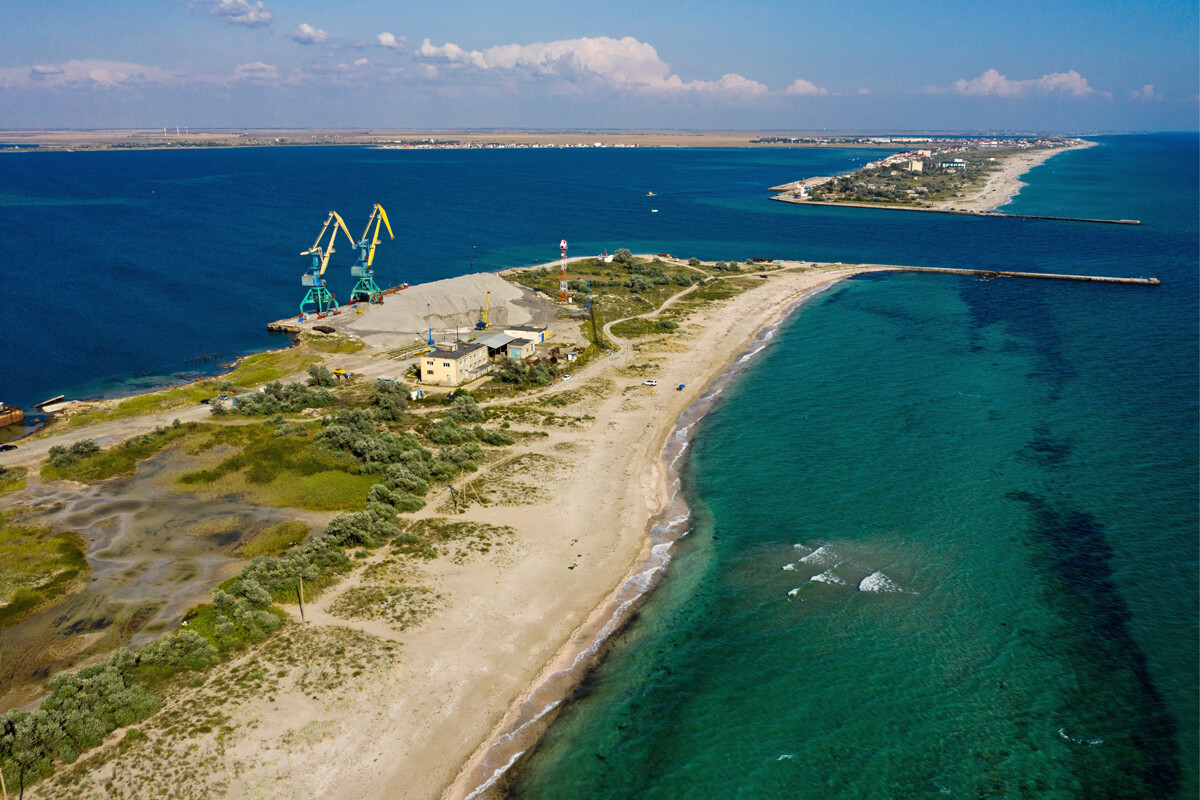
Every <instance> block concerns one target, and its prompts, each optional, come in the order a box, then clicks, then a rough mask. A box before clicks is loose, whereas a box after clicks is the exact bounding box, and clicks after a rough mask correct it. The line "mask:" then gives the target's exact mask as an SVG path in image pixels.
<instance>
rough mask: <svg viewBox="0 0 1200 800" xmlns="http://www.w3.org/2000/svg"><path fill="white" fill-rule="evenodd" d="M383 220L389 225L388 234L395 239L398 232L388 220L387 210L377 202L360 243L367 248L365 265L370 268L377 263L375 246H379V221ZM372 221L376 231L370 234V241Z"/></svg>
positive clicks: (360, 245)
mask: <svg viewBox="0 0 1200 800" xmlns="http://www.w3.org/2000/svg"><path fill="white" fill-rule="evenodd" d="M381 222H382V223H383V224H384V225H386V226H387V232H388V236H390V237H392V239H393V240H395V238H396V234H394V233H392V223H390V222H388V218H387V212H386V211H384V210H383V206H381V205H379V203H376V204H375V207H374V208H373V209H371V216H370V217H368V218H367V227H366V228H364V229H363V235H362V239H360V240H359V243H358V246H359V247H360V248H367V249H366V252H365V255H366V261H365V262H364V263H363V266H365V267H368V268H369V267H370V266H371V265H372V264H374V263H375V248H376V247H378V246H379V223H381ZM371 223H374V224H375V233H374V234H373V235H371V236H370V240H369V241H368V238H367V236H368V234H370V233H371Z"/></svg>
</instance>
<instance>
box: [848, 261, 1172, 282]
mask: <svg viewBox="0 0 1200 800" xmlns="http://www.w3.org/2000/svg"><path fill="white" fill-rule="evenodd" d="M864 266H872V267H878V268H880V269H883V270H896V271H897V272H940V273H944V274H947V275H973V276H975V277H979V278H983V279H985V280H990V279H991V278H1041V279H1044V280H1051V281H1085V282H1090V283H1133V284H1139V285H1142V286H1158V285H1159V281H1158V278H1110V277H1108V276H1106V275H1061V274H1055V273H1050V272H1010V271H1008V270H989V269H955V268H952V267H904V266H895V265H891V264H870V265H864Z"/></svg>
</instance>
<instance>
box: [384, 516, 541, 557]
mask: <svg viewBox="0 0 1200 800" xmlns="http://www.w3.org/2000/svg"><path fill="white" fill-rule="evenodd" d="M516 534H517V532H516V531H515V530H514V529H512V528H510V527H508V526H507V525H489V524H488V523H486V522H471V521H462V522H459V521H455V520H449V519H446V518H444V517H428V518H426V519H418V520H414V521H413V523H412V524H411V525H409V526H408V528H406V529H405V530H404V532H403V533H401V534H400V535H399V536H398V537H396V550H397V552H399V553H404V554H405V555H414V556H417V557H420V558H437V557H438V556H448V557H449V558H450V559H451V560H452V561H453V562H454V563H455V564H462V563H465V562H466V561H467V560H469V559H470V558H471V557H472V556H478V555H487V554H488V553H489V552H491V550H492V548H493V547H497V546H500V545H502V544H507V543H509V542H511V541H513V539H514V538H515V537H516Z"/></svg>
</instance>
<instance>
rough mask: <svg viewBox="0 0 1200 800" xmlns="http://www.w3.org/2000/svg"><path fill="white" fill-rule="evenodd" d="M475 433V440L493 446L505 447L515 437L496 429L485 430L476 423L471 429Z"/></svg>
mask: <svg viewBox="0 0 1200 800" xmlns="http://www.w3.org/2000/svg"><path fill="white" fill-rule="evenodd" d="M471 432H472V433H474V434H475V439H476V440H477V441H480V442H483V443H484V444H490V445H493V446H495V447H505V446H507V445H510V444H513V443H514V442H516V439H514V438H513V437H511V436H509V435H508V434H507V433H504V432H502V431H497V430H486V429H485V428H483V427H482V426H480V425H476V426H475V427H474V429H472V431H471Z"/></svg>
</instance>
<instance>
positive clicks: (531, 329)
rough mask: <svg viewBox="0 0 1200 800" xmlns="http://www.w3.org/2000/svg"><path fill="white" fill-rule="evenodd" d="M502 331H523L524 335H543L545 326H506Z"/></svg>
mask: <svg viewBox="0 0 1200 800" xmlns="http://www.w3.org/2000/svg"><path fill="white" fill-rule="evenodd" d="M504 330H506V331H524V332H526V333H544V332H545V331H546V326H545V325H506V326H505V328H504Z"/></svg>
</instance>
